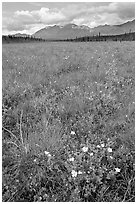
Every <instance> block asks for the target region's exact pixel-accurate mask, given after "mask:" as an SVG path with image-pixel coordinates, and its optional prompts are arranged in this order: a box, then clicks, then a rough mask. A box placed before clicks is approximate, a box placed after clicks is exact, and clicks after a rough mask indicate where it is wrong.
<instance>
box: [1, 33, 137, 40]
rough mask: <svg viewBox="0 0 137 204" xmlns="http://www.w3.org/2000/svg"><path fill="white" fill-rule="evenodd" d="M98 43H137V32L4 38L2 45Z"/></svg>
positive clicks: (10, 36)
mask: <svg viewBox="0 0 137 204" xmlns="http://www.w3.org/2000/svg"><path fill="white" fill-rule="evenodd" d="M63 41H64V42H90V41H91V42H98V41H120V42H121V41H135V32H132V33H131V32H130V33H125V34H120V35H101V34H100V33H99V34H98V35H93V36H84V37H76V38H73V39H72V38H70V39H69V38H68V39H59V40H57V39H54V40H53V39H51V40H45V39H42V38H36V37H34V36H14V35H8V36H4V35H3V36H2V43H24V42H63Z"/></svg>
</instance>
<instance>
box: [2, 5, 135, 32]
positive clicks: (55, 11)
mask: <svg viewBox="0 0 137 204" xmlns="http://www.w3.org/2000/svg"><path fill="white" fill-rule="evenodd" d="M134 18H135V3H134V2H101V3H100V2H88V3H74V2H73V3H72V2H68V3H65V2H61V3H57V2H55V3H54V2H51V3H50V2H42V3H40V2H38V3H37V2H34V3H33V2H30V3H29V2H24V3H23V2H14V3H13V2H3V3H2V33H3V34H14V33H27V34H33V33H34V32H36V31H37V30H39V29H41V28H44V27H45V26H48V25H55V24H57V25H64V24H68V23H75V24H77V25H87V26H89V27H95V26H98V25H103V24H109V25H116V24H121V23H124V22H126V21H128V20H132V19H134Z"/></svg>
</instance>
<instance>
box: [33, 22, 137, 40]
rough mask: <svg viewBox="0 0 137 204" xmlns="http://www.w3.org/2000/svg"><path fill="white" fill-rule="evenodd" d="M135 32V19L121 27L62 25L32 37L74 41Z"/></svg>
mask: <svg viewBox="0 0 137 204" xmlns="http://www.w3.org/2000/svg"><path fill="white" fill-rule="evenodd" d="M129 32H135V19H134V20H132V21H127V22H125V23H123V24H119V25H107V24H105V25H99V26H97V27H94V28H90V27H88V26H85V25H80V26H79V25H76V24H74V23H70V24H66V25H64V26H62V25H54V26H47V27H45V28H42V29H40V30H38V31H37V32H36V33H34V34H33V35H32V36H35V37H39V38H43V39H45V40H63V39H74V38H76V37H84V36H92V35H98V34H99V33H100V34H101V35H119V34H123V33H129Z"/></svg>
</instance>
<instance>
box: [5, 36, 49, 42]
mask: <svg viewBox="0 0 137 204" xmlns="http://www.w3.org/2000/svg"><path fill="white" fill-rule="evenodd" d="M44 41H45V39H42V38H35V37H33V36H14V35H3V36H2V43H24V42H44Z"/></svg>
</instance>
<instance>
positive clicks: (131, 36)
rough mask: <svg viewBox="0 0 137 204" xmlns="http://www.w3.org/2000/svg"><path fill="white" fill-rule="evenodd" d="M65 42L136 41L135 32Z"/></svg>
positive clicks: (94, 36)
mask: <svg viewBox="0 0 137 204" xmlns="http://www.w3.org/2000/svg"><path fill="white" fill-rule="evenodd" d="M65 41H71V42H89V41H91V42H97V41H120V42H121V41H135V32H132V33H125V34H120V35H101V34H100V33H99V34H98V35H93V36H84V37H76V38H74V39H67V40H65Z"/></svg>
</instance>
